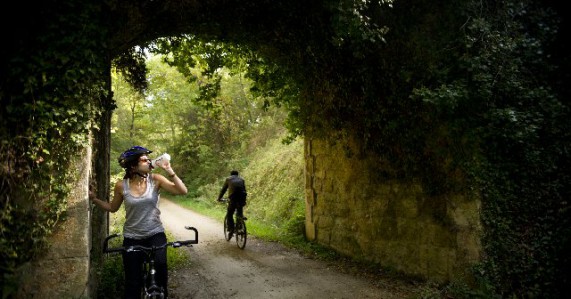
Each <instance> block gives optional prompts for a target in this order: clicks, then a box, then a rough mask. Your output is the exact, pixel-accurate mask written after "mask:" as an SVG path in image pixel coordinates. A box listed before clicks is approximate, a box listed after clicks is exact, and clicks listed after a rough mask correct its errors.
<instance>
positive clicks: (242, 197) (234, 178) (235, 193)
mask: <svg viewBox="0 0 571 299" xmlns="http://www.w3.org/2000/svg"><path fill="white" fill-rule="evenodd" d="M227 190H228V198H229V199H230V202H229V203H228V209H227V210H226V219H228V220H227V221H228V223H227V224H228V231H229V236H230V238H232V235H233V233H234V211H236V214H237V215H238V217H244V206H245V205H246V197H247V196H248V193H247V192H246V182H245V181H244V179H243V178H241V177H240V176H239V174H238V171H237V170H232V171H230V176H229V177H227V178H226V180H225V181H224V185H223V186H222V189H221V190H220V195H218V201H222V197H223V196H224V194H225V193H226V191H227Z"/></svg>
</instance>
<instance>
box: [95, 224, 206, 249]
mask: <svg viewBox="0 0 571 299" xmlns="http://www.w3.org/2000/svg"><path fill="white" fill-rule="evenodd" d="M184 228H186V229H187V230H192V231H194V236H195V238H194V240H186V241H173V242H167V243H165V244H164V245H160V246H152V247H146V246H141V245H133V246H128V247H116V248H109V240H111V239H113V238H116V237H118V236H119V234H113V235H110V236H107V237H106V238H105V241H104V242H103V253H114V252H134V251H145V252H148V251H155V250H157V249H162V248H166V247H168V246H172V247H173V248H178V247H181V246H189V245H190V246H192V244H198V230H196V228H194V227H191V226H185V227H184Z"/></svg>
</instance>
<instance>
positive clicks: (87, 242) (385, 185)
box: [22, 0, 479, 297]
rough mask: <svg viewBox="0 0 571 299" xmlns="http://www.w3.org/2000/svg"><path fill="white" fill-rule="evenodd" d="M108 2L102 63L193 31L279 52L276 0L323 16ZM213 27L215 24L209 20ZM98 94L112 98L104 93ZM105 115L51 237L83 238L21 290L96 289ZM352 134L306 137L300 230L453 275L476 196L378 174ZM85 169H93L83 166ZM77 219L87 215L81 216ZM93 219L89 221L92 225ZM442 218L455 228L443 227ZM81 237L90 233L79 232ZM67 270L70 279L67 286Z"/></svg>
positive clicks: (396, 262) (422, 270) (421, 270)
mask: <svg viewBox="0 0 571 299" xmlns="http://www.w3.org/2000/svg"><path fill="white" fill-rule="evenodd" d="M108 3H109V6H103V4H101V7H100V9H101V13H100V14H99V15H98V16H99V17H100V18H102V19H106V22H105V23H106V24H108V26H109V27H107V28H106V30H108V32H109V33H108V39H107V40H106V42H107V43H106V45H105V55H104V56H105V57H100V59H107V63H109V60H110V59H111V58H112V57H115V56H116V55H119V54H120V53H122V52H124V51H126V50H128V49H129V48H131V47H133V46H136V45H138V44H141V43H145V42H148V41H151V40H153V39H156V38H158V37H162V36H169V35H175V34H179V33H197V34H203V35H208V36H214V37H216V38H219V39H224V40H229V41H231V40H232V39H233V38H234V37H236V36H240V35H241V34H244V33H252V34H254V33H255V36H256V39H255V40H253V39H252V40H249V42H259V41H264V42H265V43H266V44H265V45H264V46H265V48H264V51H284V49H280V48H279V46H280V43H279V40H280V38H281V37H282V36H284V35H287V34H288V32H287V28H288V26H295V24H290V23H292V22H294V21H295V19H293V18H291V17H290V16H288V15H280V14H279V12H280V9H281V5H290V6H291V5H297V6H298V7H299V12H300V14H299V15H298V16H297V18H300V17H301V18H307V19H315V21H316V22H319V18H327V16H324V14H326V13H325V12H324V11H322V10H320V9H319V8H318V7H316V6H315V7H314V6H313V5H316V4H311V3H305V2H303V1H293V2H288V3H286V4H283V3H282V4H280V3H281V2H280V1H260V3H259V4H257V6H256V7H243V5H242V4H243V3H242V2H241V1H188V0H187V1H176V0H163V1H158V0H147V1H111V2H108ZM214 12H215V13H214ZM212 24H217V26H215V27H213V26H209V25H212ZM316 24H317V23H316ZM313 33H315V32H313ZM289 50H291V49H286V50H285V51H289ZM302 52H303V51H301V50H300V53H302ZM300 53H288V54H287V55H291V56H290V57H291V58H292V59H297V60H299V61H300V63H301V62H303V61H304V60H303V59H304V57H302V56H301V55H300ZM284 55H285V53H284ZM109 80H110V79H109ZM107 86H110V84H109V83H108V85H107ZM324 96H328V95H324ZM103 100H104V101H107V102H110V101H111V99H110V98H107V99H103ZM110 116H111V111H106V112H105V114H104V115H103V116H102V118H101V119H99V122H100V123H99V127H100V128H102V130H100V131H97V132H94V133H93V134H95V135H94V136H93V137H94V138H92V140H93V142H94V143H93V145H92V147H91V148H92V149H93V153H91V152H90V151H91V148H86V149H85V150H86V153H87V154H86V155H85V156H86V157H90V158H89V159H85V160H81V161H79V162H78V165H81V166H82V167H80V168H78V177H79V178H80V180H79V181H78V184H77V187H78V188H77V190H76V192H75V193H74V194H73V195H72V197H73V198H70V202H77V204H78V205H77V207H78V208H77V209H74V210H71V211H70V212H71V213H70V218H69V219H72V221H76V223H77V225H75V226H70V227H69V229H70V230H71V231H69V230H66V231H65V232H62V233H61V234H58V233H56V234H55V235H54V244H57V243H58V242H57V241H56V239H57V238H62V237H66V238H72V239H74V240H75V239H80V240H82V241H81V242H80V243H79V244H78V245H77V246H78V248H79V249H78V250H77V251H78V252H79V253H69V251H67V252H66V248H65V247H59V248H58V247H56V248H54V251H53V252H54V254H53V255H51V256H49V260H47V261H46V260H43V261H38V262H37V263H36V264H35V265H37V266H39V267H38V269H40V271H37V270H38V269H35V270H34V269H30V271H31V272H32V273H29V274H30V275H29V277H31V279H30V280H27V281H25V282H24V283H23V287H22V288H23V292H24V294H27V295H32V296H31V297H34V296H45V295H49V296H51V297H58V296H64V297H79V296H93V292H94V286H93V285H92V284H91V283H92V278H93V276H94V272H93V271H92V269H93V267H92V265H93V264H96V263H97V262H98V261H99V260H100V259H99V258H98V254H99V253H97V252H94V250H93V246H92V245H93V244H97V243H99V242H101V241H102V239H103V236H104V235H105V234H106V231H105V229H104V227H105V224H106V223H107V222H106V219H105V214H103V213H101V212H98V211H94V210H91V209H89V207H88V205H87V204H86V202H85V199H86V198H87V184H88V181H89V180H90V178H92V179H91V180H92V181H96V182H97V184H98V185H99V188H98V190H99V192H104V191H102V190H107V189H109V188H108V187H109V161H110V157H109V139H110V137H109V130H110ZM314 137H315V136H314ZM353 137H354V136H347V138H345V139H343V140H339V141H338V142H337V143H336V144H331V143H328V142H327V140H326V139H327V138H326V137H324V138H319V137H315V138H309V139H307V140H306V142H305V159H306V207H307V209H306V233H307V236H308V237H309V239H311V240H315V241H317V242H319V243H322V244H325V245H327V246H330V247H332V248H334V249H336V250H338V251H339V252H341V253H343V254H347V255H350V256H358V257H360V258H364V259H368V260H370V261H371V262H379V263H382V264H385V265H389V266H392V267H393V268H396V269H397V270H401V271H403V272H407V273H410V274H415V275H419V276H425V277H433V278H436V279H437V280H446V279H448V278H450V276H451V275H453V273H454V272H456V271H457V270H458V269H459V268H460V267H461V266H462V265H464V264H465V263H466V262H470V261H472V260H475V259H477V258H478V254H479V245H478V242H477V237H475V236H476V234H477V232H478V229H479V223H478V220H477V209H478V201H477V200H475V201H474V200H469V199H466V198H465V197H464V195H463V194H448V195H442V196H440V197H431V196H427V195H426V194H425V193H424V192H423V190H422V188H421V187H420V186H419V185H418V184H415V183H414V181H412V182H410V181H408V182H403V181H398V180H386V179H383V178H379V177H377V176H376V174H375V171H376V170H377V169H379V167H383V166H382V165H380V164H379V162H378V161H375V160H374V159H372V157H370V156H368V155H363V156H361V155H357V156H352V157H349V156H347V155H345V150H346V148H347V147H349V148H352V149H353V150H354V151H355V152H361V148H360V147H361V144H359V142H357V141H356V140H355V139H354V138H353ZM86 169H87V170H90V171H87V172H85V171H86ZM99 197H100V198H106V197H107V194H99ZM435 202H436V203H441V205H438V207H439V210H440V213H441V215H444V216H445V217H444V218H446V219H452V220H454V222H453V223H452V224H450V223H446V224H445V225H443V224H442V223H438V222H437V221H435V219H434V217H430V215H428V216H427V214H428V213H429V212H430V210H429V209H430V207H434V206H436V204H435ZM474 213H476V214H474ZM81 219H90V221H88V222H82V221H80V220H81ZM90 222H91V223H93V226H91V227H89V223H90ZM70 223H72V222H70ZM86 225H87V226H86ZM449 225H451V226H452V227H453V228H454V230H448V228H450V227H449ZM85 235H88V236H89V237H87V238H85ZM76 249H77V248H76ZM58 250H59V251H64V252H63V254H55V252H59V251H58ZM60 253H61V252H60ZM70 256H73V257H74V258H75V260H76V261H77V263H76V264H70V263H69V261H70V259H69V257H70ZM465 257H466V258H465ZM63 260H65V261H64V262H60V261H63ZM449 261H450V262H449ZM62 264H66V265H68V266H70V269H68V271H66V275H64V276H56V275H54V273H55V270H54V269H56V268H57V267H58V265H62ZM90 269H91V272H90ZM72 276H73V277H75V279H74V280H73V283H70V281H69V277H72ZM46 281H49V282H50V283H46ZM39 282H41V283H39ZM58 292H59V293H58Z"/></svg>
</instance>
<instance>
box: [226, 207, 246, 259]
mask: <svg viewBox="0 0 571 299" xmlns="http://www.w3.org/2000/svg"><path fill="white" fill-rule="evenodd" d="M221 202H224V203H226V205H227V206H228V204H229V203H230V200H229V199H228V198H223V199H222V200H221ZM234 213H235V215H236V219H235V221H234V231H232V233H233V234H234V236H235V237H236V245H238V248H240V249H244V247H246V240H247V239H248V230H247V229H246V220H248V218H246V217H243V216H242V217H240V216H238V214H237V213H236V212H234ZM224 238H225V239H226V241H230V239H231V238H232V236H230V231H229V230H228V215H226V216H224Z"/></svg>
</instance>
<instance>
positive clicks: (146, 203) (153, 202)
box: [123, 174, 165, 239]
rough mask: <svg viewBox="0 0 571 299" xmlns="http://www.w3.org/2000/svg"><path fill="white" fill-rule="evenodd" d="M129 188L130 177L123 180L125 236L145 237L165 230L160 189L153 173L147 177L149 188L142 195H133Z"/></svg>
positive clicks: (133, 237) (132, 237)
mask: <svg viewBox="0 0 571 299" xmlns="http://www.w3.org/2000/svg"><path fill="white" fill-rule="evenodd" d="M130 191H131V189H130V188H129V179H124V180H123V203H124V204H125V212H126V215H125V224H124V225H123V236H124V237H125V238H131V239H144V238H148V237H150V236H152V235H154V234H157V233H160V232H164V231H165V229H164V228H163V224H162V222H161V217H160V216H161V211H160V210H159V199H160V194H159V190H158V189H157V188H156V186H155V184H154V181H153V175H152V174H149V176H148V177H147V189H146V190H145V193H144V194H143V195H141V196H138V197H137V196H133V194H131V192H130Z"/></svg>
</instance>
